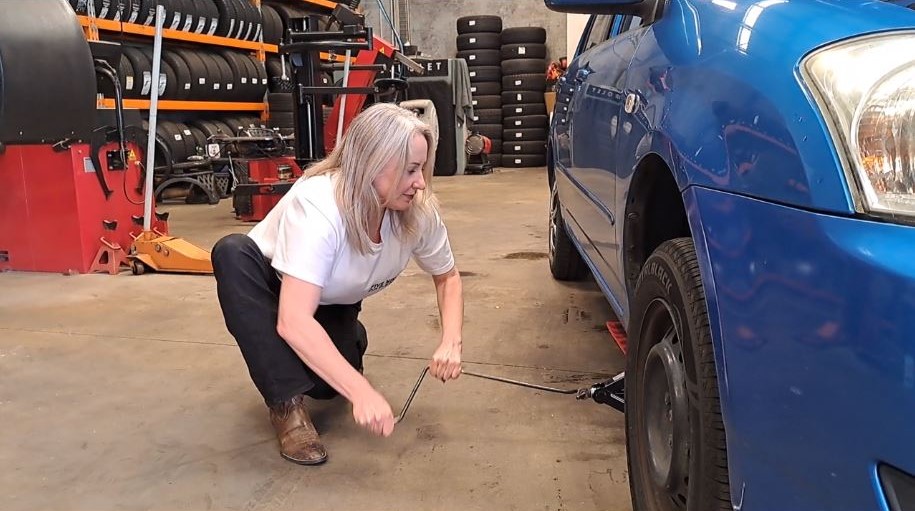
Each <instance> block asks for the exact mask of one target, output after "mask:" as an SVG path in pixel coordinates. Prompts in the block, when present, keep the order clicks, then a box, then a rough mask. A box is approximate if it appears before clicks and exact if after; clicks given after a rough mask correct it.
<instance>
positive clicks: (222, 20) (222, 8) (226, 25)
mask: <svg viewBox="0 0 915 511" xmlns="http://www.w3.org/2000/svg"><path fill="white" fill-rule="evenodd" d="M213 3H215V4H216V10H217V11H218V12H219V23H218V24H217V25H216V33H215V35H218V36H220V37H229V36H230V34H233V33H234V32H236V31H237V30H238V29H237V27H236V25H237V23H238V22H236V21H235V17H236V13H235V2H234V1H232V0H213Z"/></svg>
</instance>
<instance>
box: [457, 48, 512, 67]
mask: <svg viewBox="0 0 915 511" xmlns="http://www.w3.org/2000/svg"><path fill="white" fill-rule="evenodd" d="M457 57H458V58H459V59H464V60H466V61H467V65H468V66H498V65H499V63H500V62H502V56H501V54H500V53H499V50H466V51H459V52H457Z"/></svg>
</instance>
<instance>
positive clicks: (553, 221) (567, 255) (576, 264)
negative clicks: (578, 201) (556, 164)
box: [549, 180, 588, 280]
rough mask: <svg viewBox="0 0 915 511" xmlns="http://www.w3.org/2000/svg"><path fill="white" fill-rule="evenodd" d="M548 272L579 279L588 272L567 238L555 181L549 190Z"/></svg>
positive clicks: (557, 276)
mask: <svg viewBox="0 0 915 511" xmlns="http://www.w3.org/2000/svg"><path fill="white" fill-rule="evenodd" d="M549 243H550V246H549V260H550V272H551V273H552V274H553V278H555V279H556V280H581V279H583V278H585V276H586V275H587V274H588V267H587V266H585V262H584V260H582V258H581V255H580V254H579V253H578V250H577V249H576V248H575V245H574V244H573V243H572V240H571V239H570V238H569V233H567V232H566V226H565V223H563V220H562V205H561V204H560V202H559V190H558V189H557V188H556V182H555V180H554V181H553V185H552V187H551V191H550V242H549Z"/></svg>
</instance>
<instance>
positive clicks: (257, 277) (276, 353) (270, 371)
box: [212, 234, 368, 406]
mask: <svg viewBox="0 0 915 511" xmlns="http://www.w3.org/2000/svg"><path fill="white" fill-rule="evenodd" d="M212 260H213V273H214V275H215V276H216V292H217V295H218V296H219V306H220V307H222V315H223V317H224V318H225V321H226V327H227V328H228V329H229V333H231V334H232V336H233V337H235V342H237V343H238V347H239V348H241V353H242V356H244V358H245V363H246V364H247V365H248V372H249V373H250V374H251V379H252V380H254V385H255V386H257V390H259V391H260V393H261V395H262V396H264V401H266V403H267V405H268V406H270V405H274V404H278V403H281V402H283V401H286V400H288V399H290V398H292V397H294V396H297V395H299V394H307V395H309V396H311V397H313V398H315V399H331V398H333V397H334V396H336V395H337V392H336V391H335V390H334V389H333V387H331V386H330V385H328V384H327V382H325V381H324V380H322V379H321V378H319V377H318V376H317V375H316V374H315V373H314V371H312V370H311V369H310V368H309V367H308V366H306V365H305V364H304V363H303V362H302V359H300V358H299V356H298V355H296V353H295V351H293V350H292V348H291V347H290V346H289V344H287V343H286V341H285V340H284V339H283V338H282V337H280V335H279V334H278V333H277V331H276V323H277V311H278V309H279V298H280V282H281V281H280V278H279V277H278V276H277V274H276V271H275V270H274V269H273V267H271V266H270V261H269V260H268V259H266V258H265V257H264V255H263V253H261V251H260V249H259V248H258V247H257V244H256V243H254V240H252V239H251V238H249V237H248V236H245V235H244V234H230V235H228V236H226V237H225V238H223V239H221V240H219V242H217V243H216V246H214V247H213V253H212ZM361 309H362V304H361V302H360V303H355V304H352V305H321V306H319V307H318V310H317V311H315V315H314V317H315V319H316V320H317V321H318V323H320V324H321V326H322V327H324V330H325V331H326V332H327V334H328V335H329V336H330V338H331V340H333V342H334V345H336V347H337V349H338V350H339V351H340V354H342V355H343V358H345V359H346V360H347V361H348V362H349V363H350V365H352V366H353V367H354V368H355V369H356V370H359V371H361V370H362V356H363V355H364V354H365V350H366V348H367V347H368V337H367V335H366V332H365V327H364V326H363V325H362V323H360V322H359V319H358V318H359V311H360V310H361Z"/></svg>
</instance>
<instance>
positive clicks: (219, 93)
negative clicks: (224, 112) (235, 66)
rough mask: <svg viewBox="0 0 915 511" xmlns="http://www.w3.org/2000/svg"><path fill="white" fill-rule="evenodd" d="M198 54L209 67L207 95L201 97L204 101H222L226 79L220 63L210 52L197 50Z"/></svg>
mask: <svg viewBox="0 0 915 511" xmlns="http://www.w3.org/2000/svg"><path fill="white" fill-rule="evenodd" d="M197 56H198V57H200V60H202V61H203V64H204V65H205V66H206V68H207V79H206V82H207V91H206V95H205V96H204V97H202V98H200V99H201V100H203V101H222V98H223V90H225V87H224V85H223V84H224V83H225V80H224V79H223V76H222V69H221V68H220V66H219V63H218V62H216V59H215V58H213V55H212V54H210V53H209V52H204V51H201V52H197Z"/></svg>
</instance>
